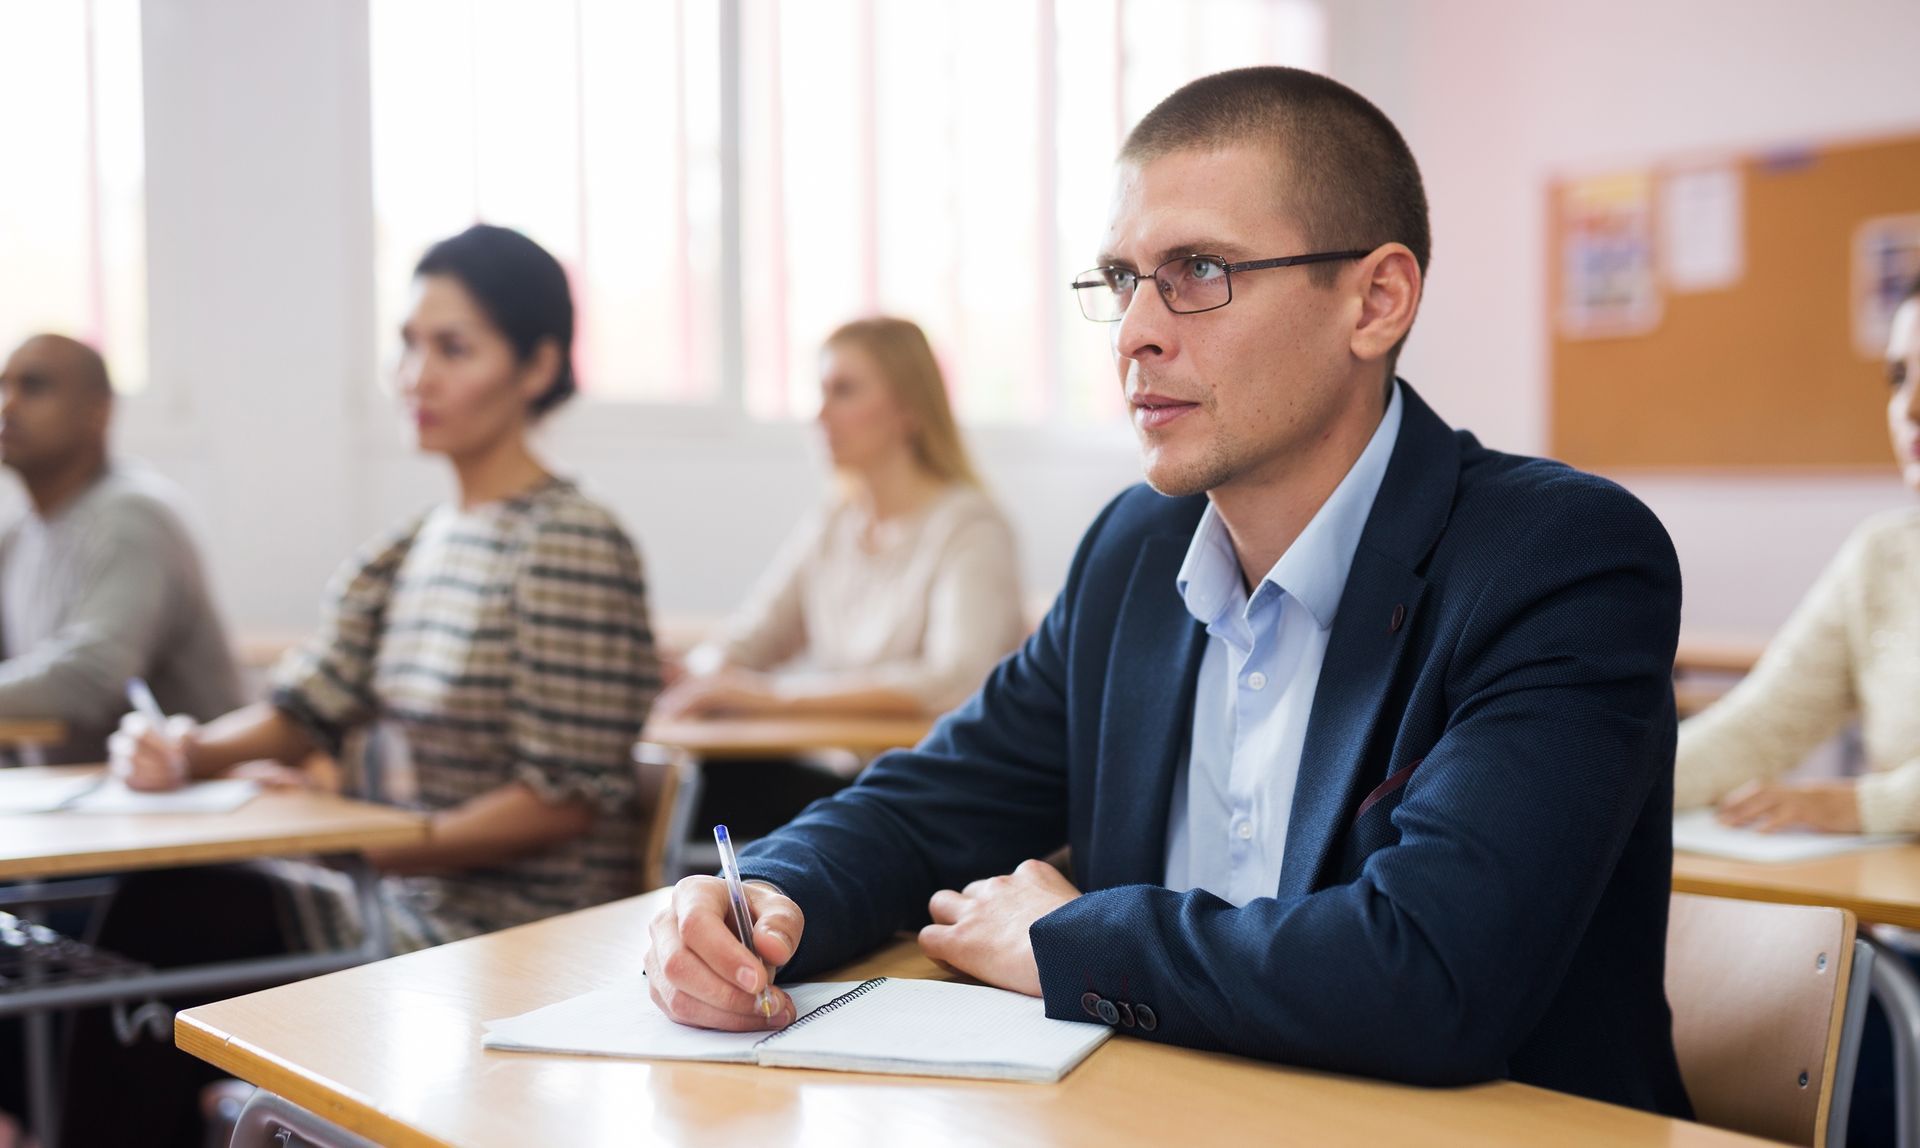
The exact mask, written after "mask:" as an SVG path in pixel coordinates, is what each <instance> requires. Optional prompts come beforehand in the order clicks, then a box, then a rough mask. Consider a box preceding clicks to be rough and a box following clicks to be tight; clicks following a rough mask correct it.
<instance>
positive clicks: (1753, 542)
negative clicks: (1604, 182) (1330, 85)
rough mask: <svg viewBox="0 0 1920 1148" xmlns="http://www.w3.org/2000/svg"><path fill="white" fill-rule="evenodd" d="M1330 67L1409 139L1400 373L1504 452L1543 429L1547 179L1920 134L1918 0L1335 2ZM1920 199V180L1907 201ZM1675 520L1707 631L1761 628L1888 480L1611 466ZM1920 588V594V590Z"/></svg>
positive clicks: (1886, 488)
mask: <svg viewBox="0 0 1920 1148" xmlns="http://www.w3.org/2000/svg"><path fill="white" fill-rule="evenodd" d="M1328 12H1329V21H1330V37H1329V38H1330V41H1331V44H1332V48H1333V71H1334V73H1335V74H1336V75H1337V76H1339V77H1340V78H1342V79H1343V80H1345V81H1346V82H1348V83H1351V84H1354V85H1355V86H1356V87H1358V88H1359V89H1360V90H1361V91H1362V92H1364V93H1366V94H1368V95H1369V96H1370V97H1372V98H1374V99H1375V100H1376V101H1377V102H1378V103H1380V105H1381V106H1382V107H1383V108H1384V109H1385V110H1386V111H1387V113H1388V114H1389V115H1391V116H1393V117H1394V119H1395V120H1396V121H1397V122H1398V123H1399V124H1400V125H1401V127H1402V129H1403V130H1404V131H1405V132H1406V133H1407V135H1408V139H1409V142H1411V144H1412V145H1413V148H1414V151H1415V153H1416V154H1417V155H1418V156H1419V157H1420V161H1421V164H1422V167H1423V169H1424V171H1425V175H1426V180H1427V190H1428V194H1429V197H1430V198H1431V200H1432V208H1433V217H1434V237H1435V238H1434V267H1433V274H1432V279H1431V282H1430V284H1429V293H1428V296H1427V301H1426V305H1425V308H1424V310H1423V313H1422V316H1421V319H1420V325H1419V326H1418V328H1416V330H1415V333H1414V336H1413V340H1412V342H1411V343H1410V344H1409V346H1408V352H1407V355H1406V358H1405V359H1404V361H1403V362H1404V365H1403V370H1404V372H1405V373H1406V375H1407V377H1408V378H1409V379H1410V380H1412V381H1413V382H1414V384H1415V385H1416V386H1418V387H1420V388H1421V389H1422V391H1423V393H1425V394H1426V395H1427V397H1428V398H1429V399H1430V400H1432V401H1433V402H1434V403H1435V404H1436V406H1437V407H1438V408H1439V410H1440V411H1441V413H1442V414H1444V415H1446V416H1447V417H1448V418H1449V419H1451V420H1452V421H1453V422H1455V423H1456V425H1461V426H1466V427H1471V428H1472V429H1473V430H1474V431H1475V432H1477V433H1478V434H1479V435H1480V436H1481V438H1482V439H1483V440H1485V441H1487V442H1489V443H1490V444H1492V445H1495V446H1499V447H1503V448H1507V449H1512V450H1520V451H1527V452H1535V453H1537V452H1543V451H1544V450H1545V449H1546V445H1547V442H1546V439H1547V413H1548V411H1547V402H1548V395H1547V388H1546V365H1547V359H1546V354H1547V347H1546V332H1545V329H1544V326H1543V320H1542V316H1543V315H1544V313H1545V303H1544V296H1543V291H1544V272H1543V270H1542V267H1543V259H1544V252H1543V242H1544V228H1545V224H1544V218H1543V214H1544V203H1543V195H1544V192H1543V188H1544V186H1545V183H1546V181H1547V179H1548V178H1549V176H1550V175H1552V174H1555V173H1558V172H1566V171H1579V170H1592V169H1595V168H1599V169H1605V168H1606V167H1607V166H1608V165H1610V164H1622V165H1633V164H1637V163H1639V162H1642V161H1645V160H1648V159H1654V158H1661V157H1666V156H1670V155H1674V154H1677V153H1679V154H1690V153H1695V152H1701V153H1706V154H1712V153H1713V152H1715V151H1716V150H1721V149H1733V148H1742V147H1749V146H1771V145H1778V144H1789V143H1793V142H1796V141H1803V140H1804V141H1808V142H1818V141H1820V140H1823V139H1827V138H1831V137H1835V136H1840V137H1845V136H1858V135H1871V134H1876V133H1885V132H1889V131H1915V130H1920V80H1916V77H1915V71H1914V61H1915V58H1916V57H1915V46H1916V45H1920V3H1914V2H1913V0H1825V2H1822V3H1818V4H1815V3H1812V2H1811V0H1686V2H1685V3H1674V2H1672V0H1612V2H1611V3H1607V4H1585V3H1581V4H1576V3H1561V2H1550V3H1537V2H1533V0H1446V2H1445V3H1433V2H1429V0H1334V2H1331V3H1329V4H1328ZM1914 200H1915V208H1916V210H1920V188H1916V189H1915V193H1914ZM1615 477H1617V478H1619V479H1620V480H1621V481H1623V482H1625V483H1626V484H1627V485H1628V486H1629V487H1631V488H1632V489H1633V490H1634V491H1635V492H1636V493H1638V494H1639V495H1640V496H1641V497H1642V498H1644V499H1645V500H1646V501H1647V502H1648V503H1649V504H1650V505H1651V506H1653V507H1654V509H1655V510H1656V511H1658V512H1659V514H1660V516H1661V517H1662V519H1664V520H1665V522H1666V523H1667V527H1668V529H1669V530H1670V531H1671V532H1672V534H1673V536H1674V541H1675V543H1676V545H1677V546H1678V548H1679V551H1680V556H1681V561H1682V565H1683V568H1684V570H1685V572H1686V577H1687V605H1686V622H1687V625H1688V627H1689V628H1690V629H1692V630H1695V631H1700V632H1709V631H1710V632H1715V633H1728V634H1745V633H1766V632H1770V631H1771V630H1772V629H1773V628H1775V627H1776V626H1777V625H1778V624H1779V623H1780V621H1781V620H1783V619H1784V618H1785V616H1786V614H1787V612H1788V611H1789V610H1791V609H1792V607H1793V604H1794V603H1795V602H1796V601H1797V600H1798V598H1799V596H1800V594H1801V592H1802V591H1803V590H1804V589H1805V588H1806V586H1807V585H1808V584H1809V583H1810V582H1811V581H1812V580H1813V578H1814V576H1815V575H1816V574H1817V573H1818V571H1819V569H1820V568H1821V566H1822V565H1824V563H1825V562H1826V560H1827V558H1828V557H1829V556H1830V555H1831V554H1832V553H1833V551H1834V549H1835V547H1836V546H1837V545H1838V544H1839V541H1840V540H1841V539H1842V538H1844V537H1845V536H1846V533H1847V532H1848V530H1850V529H1851V528H1852V527H1853V525H1854V524H1856V523H1857V522H1859V521H1860V520H1861V519H1862V518H1864V517H1866V516H1867V515H1869V514H1871V513H1873V512H1874V511H1875V510H1878V509H1881V508H1883V507H1888V506H1897V505H1902V504H1904V503H1906V502H1907V501H1908V500H1909V499H1910V497H1911V496H1909V495H1908V494H1906V492H1905V491H1904V490H1903V488H1901V487H1900V486H1899V484H1898V483H1897V482H1896V481H1895V480H1894V477H1893V470H1892V464H1891V461H1889V464H1888V469H1887V472H1886V474H1884V475H1855V476H1839V475H1802V476H1794V475H1776V476H1769V477H1738V476H1731V475H1728V476H1672V475H1617V476H1615ZM1917 589H1920V588H1917Z"/></svg>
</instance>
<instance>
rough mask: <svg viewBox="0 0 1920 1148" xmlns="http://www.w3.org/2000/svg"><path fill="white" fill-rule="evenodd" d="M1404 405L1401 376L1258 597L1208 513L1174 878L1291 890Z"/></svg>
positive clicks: (1186, 581)
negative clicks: (1333, 677)
mask: <svg viewBox="0 0 1920 1148" xmlns="http://www.w3.org/2000/svg"><path fill="white" fill-rule="evenodd" d="M1400 410H1401V404H1400V388H1399V386H1398V385H1396V386H1395V387H1394V389H1393V397H1392V398H1391V399H1390V400H1389V401H1388V403H1387V411H1386V415H1385V416H1384V417H1383V418H1382V419H1381V420H1380V426H1379V427H1378V428H1377V429H1376V430H1375V431H1374V432H1373V438H1372V439H1371V440H1370V441H1369V442H1368V443H1367V448H1366V449H1365V450H1363V451H1361V452H1360V457H1359V458H1358V459H1357V460H1355V462H1354V464H1353V467H1352V469H1350V470H1348V471H1347V476H1346V477H1345V478H1343V479H1341V480H1340V485H1339V486H1337V487H1335V488H1334V491H1333V494H1332V495H1331V496H1330V497H1329V498H1328V499H1327V501H1326V502H1325V503H1324V504H1323V505H1322V506H1321V507H1320V510H1319V513H1317V514H1315V515H1314V516H1313V520H1312V521H1311V522H1309V523H1307V528H1306V529H1305V530H1303V531H1301V532H1300V537H1298V538H1296V539H1295V540H1294V542H1293V545H1292V546H1289V547H1288V548H1287V552H1286V553H1285V554H1282V555H1281V556H1280V561H1278V562H1276V563H1274V565H1273V569H1272V570H1270V571H1268V572H1267V576H1266V577H1265V578H1263V579H1261V580H1260V584H1259V585H1258V586H1256V587H1255V588H1254V591H1253V597H1252V598H1251V599H1249V598H1248V597H1247V592H1246V588H1245V583H1244V581H1243V579H1242V578H1241V574H1240V560H1239V558H1238V557H1237V556H1236V555H1235V553H1234V549H1233V540H1232V539H1231V538H1230V537H1229V536H1228V534H1227V527H1226V523H1224V522H1222V521H1221V520H1220V516H1219V515H1218V514H1216V513H1215V512H1214V509H1213V507H1212V506H1211V505H1209V506H1208V507H1207V509H1206V512H1205V513H1204V514H1202V515H1201V516H1200V525H1199V526H1198V527H1196V528H1195V530H1194V532H1193V542H1192V543H1191V544H1190V545H1189V546H1188V547H1187V557H1186V560H1185V561H1184V562H1182V563H1181V564H1180V573H1179V575H1178V585H1179V589H1180V597H1181V599H1182V600H1184V601H1185V602H1186V605H1187V612H1188V613H1190V614H1192V615H1193V616H1194V618H1195V619H1197V620H1198V621H1199V622H1200V623H1201V624H1202V625H1204V626H1205V627H1206V628H1207V647H1206V652H1205V653H1204V654H1203V655H1202V658H1201V662H1200V683H1199V689H1198V691H1197V692H1196V693H1195V695H1194V700H1193V745H1192V747H1191V749H1190V751H1189V752H1188V754H1187V760H1186V761H1185V762H1184V763H1183V764H1182V765H1181V766H1180V767H1179V771H1178V772H1177V773H1176V775H1175V777H1174V782H1173V805H1172V808H1171V809H1170V810H1169V812H1168V814H1167V878H1166V885H1167V887H1168V888H1169V889H1174V890H1185V889H1205V890H1207V891H1208V892H1209V893H1212V894H1214V895H1215V896H1217V897H1220V898H1222V899H1224V900H1226V901H1229V902H1232V903H1233V904H1235V905H1244V904H1246V903H1247V902H1248V901H1251V900H1253V899H1255V898H1256V897H1271V896H1273V895H1274V893H1275V892H1276V890H1278V889H1279V887H1280V859H1281V856H1282V854H1283V853H1284V852H1285V849H1286V844H1287V822H1288V820H1289V818H1290V817H1291V816H1292V813H1293V790H1294V785H1295V783H1296V782H1297V781H1298V780H1299V778H1300V753H1301V749H1302V747H1303V746H1304V745H1305V743H1306V737H1307V717H1308V715H1309V714H1311V713H1312V712H1313V694H1314V689H1315V688H1316V687H1317V686H1318V685H1319V681H1320V665H1321V662H1323V661H1324V660H1325V658H1326V652H1327V635H1328V633H1329V631H1330V630H1331V628H1332V626H1333V615H1334V611H1335V610H1337V609H1338V608H1339V606H1340V595H1341V593H1342V592H1343V591H1344V590H1345V589H1346V585H1347V572H1348V570H1350V569H1351V568H1352V566H1353V552H1354V550H1355V549H1356V548H1357V547H1358V546H1359V545H1360V532H1361V531H1362V530H1363V529H1364V528H1365V527H1366V524H1367V515H1368V514H1369V513H1370V512H1371V511H1372V510H1373V499H1374V496H1375V495H1376V494H1378V493H1379V491H1380V480H1381V479H1382V478H1384V477H1385V476H1386V473H1387V460H1388V459H1389V458H1391V457H1392V456H1393V445H1394V442H1395V441H1396V440H1398V439H1399V437H1400Z"/></svg>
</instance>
